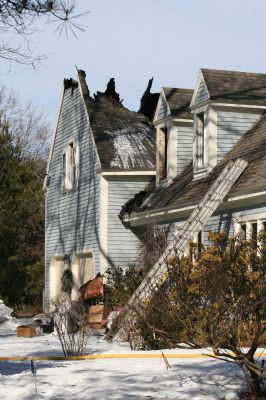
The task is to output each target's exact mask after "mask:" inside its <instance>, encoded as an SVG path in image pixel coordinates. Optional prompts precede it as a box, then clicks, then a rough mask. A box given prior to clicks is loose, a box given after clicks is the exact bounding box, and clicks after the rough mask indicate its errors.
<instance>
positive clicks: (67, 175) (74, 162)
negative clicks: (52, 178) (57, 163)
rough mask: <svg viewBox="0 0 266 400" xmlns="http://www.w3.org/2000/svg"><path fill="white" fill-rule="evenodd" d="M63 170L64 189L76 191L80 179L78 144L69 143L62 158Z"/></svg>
mask: <svg viewBox="0 0 266 400" xmlns="http://www.w3.org/2000/svg"><path fill="white" fill-rule="evenodd" d="M62 170H63V173H62V186H63V189H65V190H71V189H75V188H76V187H77V185H78V178H79V147H78V145H77V143H75V142H71V143H68V145H67V148H66V150H65V151H64V153H63V156H62Z"/></svg>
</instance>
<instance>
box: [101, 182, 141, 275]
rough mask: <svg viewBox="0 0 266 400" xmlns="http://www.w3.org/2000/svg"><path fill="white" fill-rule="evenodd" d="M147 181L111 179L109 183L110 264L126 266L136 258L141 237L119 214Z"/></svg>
mask: <svg viewBox="0 0 266 400" xmlns="http://www.w3.org/2000/svg"><path fill="white" fill-rule="evenodd" d="M147 183H148V182H147V180H146V181H141V180H139V181H130V180H127V181H117V180H116V181H109V184H108V193H109V194H108V265H109V266H120V267H123V268H124V267H126V266H127V265H128V263H130V262H133V261H135V260H136V257H137V254H138V252H139V243H140V242H139V239H138V238H137V236H135V234H134V233H133V232H132V231H131V230H130V229H126V228H125V227H124V225H123V224H122V222H121V221H120V219H119V217H118V215H119V213H120V211H121V206H122V205H123V204H124V203H126V202H127V201H128V200H129V199H132V198H133V197H134V195H135V194H136V193H137V192H139V191H140V190H142V189H144V187H145V186H147Z"/></svg>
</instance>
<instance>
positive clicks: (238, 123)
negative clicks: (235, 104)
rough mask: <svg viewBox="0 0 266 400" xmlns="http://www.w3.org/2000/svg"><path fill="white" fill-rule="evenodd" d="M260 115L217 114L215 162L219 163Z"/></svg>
mask: <svg viewBox="0 0 266 400" xmlns="http://www.w3.org/2000/svg"><path fill="white" fill-rule="evenodd" d="M259 116H260V114H255V113H254V114H253V113H239V112H238V113H237V112H218V114H217V160H218V161H220V160H221V159H222V158H223V157H224V156H225V155H226V153H227V152H228V151H229V150H231V148H232V147H233V146H234V145H235V144H236V142H237V141H238V140H239V139H240V138H241V137H242V136H243V134H244V133H245V132H247V131H248V130H249V129H250V128H251V126H252V125H253V124H254V122H255V121H256V120H257V119H258V118H259Z"/></svg>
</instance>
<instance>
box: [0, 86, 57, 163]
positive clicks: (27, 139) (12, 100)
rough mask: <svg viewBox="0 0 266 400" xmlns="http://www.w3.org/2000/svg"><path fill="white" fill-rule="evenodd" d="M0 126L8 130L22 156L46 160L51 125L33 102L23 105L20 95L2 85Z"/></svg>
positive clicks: (0, 91) (0, 93) (0, 88)
mask: <svg viewBox="0 0 266 400" xmlns="http://www.w3.org/2000/svg"><path fill="white" fill-rule="evenodd" d="M0 127H1V129H6V130H8V132H9V134H10V135H11V137H12V140H13V143H14V145H15V146H17V147H18V148H19V149H20V151H21V153H22V156H27V157H34V158H35V159H43V160H46V158H47V155H48V150H49V144H50V127H49V125H48V124H47V122H46V121H45V116H44V114H43V113H41V112H39V111H37V110H36V109H35V108H34V107H33V106H32V104H30V103H28V104H26V105H23V104H22V103H21V102H20V100H19V98H18V96H17V95H16V94H15V93H14V92H12V91H9V90H7V89H6V88H5V87H4V86H2V87H0Z"/></svg>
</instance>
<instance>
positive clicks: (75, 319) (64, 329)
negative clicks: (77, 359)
mask: <svg viewBox="0 0 266 400" xmlns="http://www.w3.org/2000/svg"><path fill="white" fill-rule="evenodd" d="M52 308H53V311H52V317H53V320H54V326H55V330H56V333H57V336H58V339H59V340H60V343H61V346H62V350H63V352H64V355H65V357H67V356H79V355H82V353H83V352H84V350H85V347H86V344H87V339H88V337H89V334H90V329H89V326H88V323H87V319H86V312H85V308H84V306H83V304H82V302H74V301H71V300H70V297H69V296H68V295H67V294H62V296H61V297H58V299H57V300H56V301H55V302H54V303H53V304H52Z"/></svg>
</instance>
